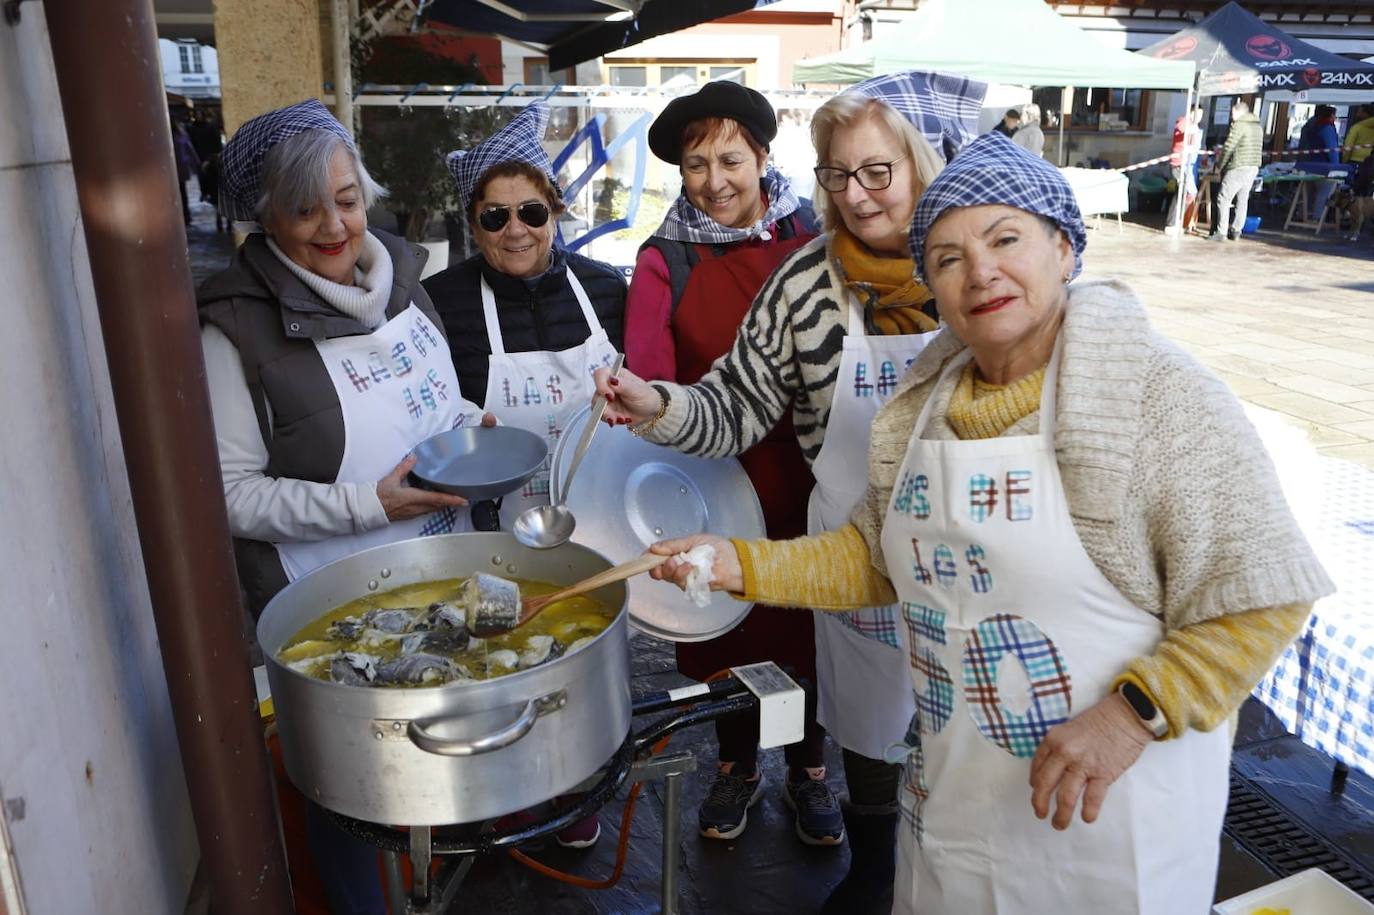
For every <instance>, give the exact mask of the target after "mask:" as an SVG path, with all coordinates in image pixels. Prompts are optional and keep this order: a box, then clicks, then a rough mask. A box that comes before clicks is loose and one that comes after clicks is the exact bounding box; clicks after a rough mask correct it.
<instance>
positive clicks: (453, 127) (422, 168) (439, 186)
mask: <svg viewBox="0 0 1374 915" xmlns="http://www.w3.org/2000/svg"><path fill="white" fill-rule="evenodd" d="M355 66H357V69H358V71H359V76H360V83H359V84H360V85H362V84H364V83H374V84H381V85H392V86H396V85H400V86H412V85H417V84H419V83H430V84H432V85H450V84H453V85H462V84H464V83H474V84H479V83H483V82H484V80H483V77H482V74H481V71H480V70H478V69H477V68H476V67H473V66H469V65H467V64H463V63H459V62H456V61H454V60H452V59H450V58H447V57H443V56H440V55H437V54H433V53H431V52H429V51H427V50H426V49H424V48H423V47H421V46H420V45H418V44H416V43H415V42H413V41H407V40H406V39H404V38H381V39H378V40H377V41H374V42H372V43H371V44H370V46H369V47H368V48H367V49H366V52H365V54H364V56H363V59H362V60H361V62H358V61H355ZM508 117H509V113H507V112H502V111H497V110H494V109H485V108H483V109H467V108H457V107H438V106H415V107H409V106H398V107H396V108H371V107H369V108H365V109H362V123H361V129H360V132H359V133H360V136H359V142H360V144H361V147H362V155H363V160H364V161H365V162H367V167H368V170H369V171H370V172H371V173H372V176H373V177H374V178H376V179H377V181H378V183H380V184H381V185H382V186H383V187H385V188H386V189H387V206H388V208H389V209H390V210H391V211H392V212H393V213H395V214H396V217H397V230H398V231H399V232H400V234H402V235H403V236H405V238H406V239H407V240H409V241H412V242H418V243H420V244H423V245H425V246H426V247H428V248H429V249H430V261H429V264H428V267H427V270H428V271H430V272H432V271H433V270H436V269H442V268H443V267H444V266H445V265H447V264H448V262H449V260H450V253H449V252H450V251H452V252H454V253H455V254H458V255H459V256H461V252H462V251H463V250H464V247H465V246H464V241H463V238H462V237H455V235H454V234H453V232H454V229H455V228H456V229H457V230H459V231H464V230H465V228H466V227H465V226H464V225H463V220H462V218H461V215H460V214H459V212H458V211H459V201H458V189H457V187H456V186H455V185H454V183H453V176H452V174H450V172H449V170H448V167H447V166H446V165H445V157H446V156H447V154H448V152H449V151H450V150H453V149H460V148H465V147H469V146H472V145H473V144H475V143H477V142H478V141H480V140H481V139H483V138H485V137H487V136H490V135H491V133H492V132H493V131H495V130H496V129H497V127H498V126H499V125H500V124H501V123H504V121H505V120H506V119H507V118H508ZM441 226H443V227H446V228H447V229H448V230H449V233H448V237H447V238H445V237H444V235H443V234H441V233H443V229H442V228H440V227H441Z"/></svg>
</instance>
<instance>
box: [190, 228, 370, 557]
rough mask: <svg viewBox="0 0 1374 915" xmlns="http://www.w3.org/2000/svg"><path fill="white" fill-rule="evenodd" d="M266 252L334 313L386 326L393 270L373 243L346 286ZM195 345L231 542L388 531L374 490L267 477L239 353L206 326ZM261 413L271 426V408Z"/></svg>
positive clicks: (272, 245)
mask: <svg viewBox="0 0 1374 915" xmlns="http://www.w3.org/2000/svg"><path fill="white" fill-rule="evenodd" d="M267 246H268V247H269V248H270V249H271V250H272V253H274V254H275V255H276V256H277V257H278V258H279V259H280V260H281V262H282V263H283V264H285V265H286V267H287V269H288V270H290V271H291V272H292V273H293V274H295V275H296V276H297V277H298V278H299V279H300V280H301V282H303V283H305V285H306V286H308V287H309V288H310V289H311V290H312V291H314V292H315V294H316V295H318V296H319V297H320V298H322V299H324V301H325V302H327V303H328V304H329V305H330V306H332V307H333V308H336V309H338V310H339V311H340V312H341V313H343V314H346V315H348V316H349V317H351V318H354V319H355V320H357V321H359V322H360V323H362V324H364V325H366V326H367V327H371V328H376V327H379V326H381V324H382V322H383V321H384V320H386V304H387V301H388V299H390V297H391V287H392V264H391V258H390V256H389V255H388V254H387V252H386V247H385V246H383V244H382V243H381V241H379V240H378V239H377V237H376V236H374V235H372V234H371V233H367V234H364V236H363V250H362V252H360V253H359V255H358V263H357V266H356V267H355V268H354V285H352V286H344V285H342V284H340V283H335V282H332V281H330V280H327V279H325V278H324V277H322V276H319V275H318V274H314V273H311V272H310V271H309V270H306V269H305V268H304V267H301V266H300V265H298V264H296V263H295V262H293V261H292V260H290V259H289V258H288V257H287V256H286V255H285V254H283V253H282V251H281V249H280V248H278V247H277V245H276V243H275V242H273V241H272V240H271V239H270V238H269V239H268V240H267ZM200 342H201V348H202V350H203V351H204V353H205V374H206V378H207V380H208V381H209V384H210V405H211V409H212V411H213V413H214V418H215V439H216V442H217V444H218V446H219V460H220V471H221V473H222V474H223V476H224V499H225V503H226V504H227V506H228V509H229V530H230V531H231V532H232V533H233V535H234V536H235V537H245V538H248V539H250V540H265V541H268V542H272V543H280V542H283V541H300V540H324V539H326V538H328V537H334V536H337V535H340V534H356V533H361V532H363V531H369V530H374V529H376V528H379V527H385V526H386V525H387V524H389V523H390V521H389V520H388V519H387V516H386V511H385V510H384V509H383V508H382V503H381V500H380V499H378V498H377V484H376V483H375V482H373V483H313V482H310V481H308V480H294V479H285V478H279V477H270V476H267V474H266V472H265V471H266V470H267V460H268V454H267V445H266V443H265V442H263V440H262V431H261V430H260V429H259V428H258V419H257V415H256V413H254V411H253V397H252V395H251V394H249V393H248V381H247V380H246V379H245V377H244V374H243V362H242V360H240V358H239V352H238V349H237V348H236V347H235V346H234V344H233V343H231V342H230V341H229V338H228V337H226V336H225V335H224V333H223V332H222V331H221V330H220V329H219V328H217V327H215V326H213V325H209V324H207V325H205V326H204V327H203V328H202V329H201V334H200ZM267 411H268V417H269V419H270V417H271V414H272V405H271V404H270V403H269V404H268V405H267Z"/></svg>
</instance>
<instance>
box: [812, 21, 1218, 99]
mask: <svg viewBox="0 0 1374 915" xmlns="http://www.w3.org/2000/svg"><path fill="white" fill-rule="evenodd" d="M898 70H933V71H937V72H940V73H951V74H955V75H958V76H967V77H970V78H972V79H977V80H982V81H983V82H988V83H1003V84H1007V85H1013V86H1082V87H1085V88H1086V87H1103V88H1117V89H1127V88H1129V89H1186V88H1188V87H1189V86H1191V85H1192V83H1193V64H1192V62H1191V61H1176V60H1156V59H1154V58H1151V57H1145V56H1144V55H1141V54H1135V53H1132V52H1130V51H1125V50H1117V49H1115V48H1109V47H1107V46H1106V45H1104V44H1102V42H1100V41H1098V40H1097V39H1096V38H1094V37H1093V36H1091V35H1088V34H1087V33H1085V32H1083V31H1082V30H1081V29H1079V28H1078V27H1077V26H1074V25H1072V24H1071V23H1069V22H1067V21H1065V20H1064V19H1062V18H1060V16H1059V14H1058V13H1056V12H1055V11H1054V10H1052V9H1050V7H1049V6H1048V5H1046V3H1045V0H924V2H923V3H922V4H921V6H920V8H919V9H918V10H917V11H916V12H915V14H914V15H912V16H911V18H909V19H907V20H906V21H905V22H903V23H902V24H901V25H899V26H897V27H896V28H895V29H893V30H892V31H891V32H889V33H888V34H886V35H883V36H881V37H880V38H876V39H874V40H872V41H867V42H864V43H863V44H861V45H858V46H856V47H852V48H846V49H845V50H843V51H839V52H837V53H835V54H827V55H826V56H824V57H816V58H812V59H810V60H802V61H798V62H797V64H795V65H794V66H793V67H792V81H793V82H795V83H857V82H859V81H860V80H865V79H868V78H869V77H870V76H879V75H881V74H883V73H892V72H895V71H898Z"/></svg>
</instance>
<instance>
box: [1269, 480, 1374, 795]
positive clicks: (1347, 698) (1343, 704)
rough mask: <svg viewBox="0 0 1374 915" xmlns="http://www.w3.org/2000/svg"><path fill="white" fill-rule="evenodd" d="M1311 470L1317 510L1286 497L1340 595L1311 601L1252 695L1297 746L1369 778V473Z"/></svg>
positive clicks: (1372, 623)
mask: <svg viewBox="0 0 1374 915" xmlns="http://www.w3.org/2000/svg"><path fill="white" fill-rule="evenodd" d="M1277 463H1278V464H1279V472H1280V476H1281V477H1284V483H1285V487H1284V488H1285V491H1286V492H1287V491H1288V485H1287V484H1288V478H1287V477H1286V476H1285V473H1284V470H1285V468H1284V466H1283V462H1281V461H1278V462H1277ZM1314 466H1315V467H1316V468H1319V470H1318V471H1317V473H1316V474H1315V475H1317V476H1319V479H1320V481H1321V485H1320V492H1319V505H1320V508H1319V509H1317V510H1315V511H1310V512H1307V513H1304V511H1303V509H1302V504H1301V503H1300V501H1299V499H1297V498H1295V497H1294V494H1293V493H1291V492H1289V501H1290V503H1292V504H1293V505H1294V507H1295V509H1296V510H1297V512H1298V515H1299V520H1300V521H1302V522H1303V527H1304V530H1305V531H1306V533H1307V535H1308V539H1309V540H1311V541H1312V545H1313V546H1314V547H1315V548H1316V550H1317V555H1318V556H1319V557H1320V558H1321V561H1322V564H1323V565H1325V566H1326V570H1327V572H1328V573H1330V575H1331V577H1332V578H1333V579H1335V581H1336V586H1337V587H1338V588H1339V590H1338V591H1337V593H1336V594H1334V595H1332V596H1331V597H1328V598H1325V599H1324V600H1321V601H1319V602H1318V603H1317V606H1316V607H1315V609H1314V610H1313V612H1312V616H1311V618H1309V619H1308V621H1307V626H1306V627H1305V628H1304V630H1303V632H1302V635H1301V636H1299V637H1298V639H1297V641H1295V642H1294V643H1293V645H1292V646H1291V647H1289V649H1288V650H1287V651H1286V652H1284V654H1283V656H1282V657H1281V658H1279V661H1278V664H1276V665H1275V666H1274V669H1273V670H1271V671H1270V672H1269V674H1268V675H1267V676H1265V678H1264V679H1263V680H1261V681H1260V682H1259V685H1258V686H1256V687H1255V696H1256V697H1258V698H1259V699H1260V701H1262V702H1263V703H1264V704H1265V705H1267V706H1269V708H1270V709H1271V710H1272V711H1273V712H1274V714H1275V715H1276V716H1278V718H1279V720H1280V721H1282V722H1283V724H1284V726H1285V727H1287V728H1288V730H1290V731H1292V732H1293V733H1294V734H1296V735H1297V736H1298V738H1299V739H1301V740H1302V742H1303V743H1305V744H1307V745H1308V746H1311V747H1315V748H1316V749H1318V750H1321V751H1322V752H1324V753H1326V754H1328V755H1330V756H1331V757H1332V758H1333V759H1336V760H1338V761H1339V762H1343V763H1345V764H1346V765H1348V766H1350V767H1351V768H1355V769H1359V770H1360V771H1362V772H1365V773H1366V774H1368V775H1374V471H1371V470H1369V469H1368V468H1365V467H1361V466H1359V465H1358V464H1352V463H1348V462H1346V461H1340V460H1334V459H1330V458H1316V459H1315V465H1314ZM1308 496H1309V499H1303V500H1302V501H1303V502H1306V503H1307V504H1310V496H1311V494H1310V493H1309V494H1308Z"/></svg>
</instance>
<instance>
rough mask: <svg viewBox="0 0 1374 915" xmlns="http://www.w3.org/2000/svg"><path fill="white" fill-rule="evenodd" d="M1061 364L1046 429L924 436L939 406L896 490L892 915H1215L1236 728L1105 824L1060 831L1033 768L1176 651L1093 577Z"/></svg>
mask: <svg viewBox="0 0 1374 915" xmlns="http://www.w3.org/2000/svg"><path fill="white" fill-rule="evenodd" d="M968 358H969V353H968V351H967V350H965V351H964V353H963V354H961V355H960V356H959V357H956V358H955V359H953V360H952V361H951V363H950V364H949V365H948V366H947V367H946V369H945V374H944V376H942V378H948V376H950V375H951V374H953V373H956V372H958V371H960V370H961V369H962V368H963V366H964V365H965V364H966V363H967V361H968ZM1058 359H1059V356H1058V349H1056V352H1055V357H1054V359H1052V360H1051V362H1050V365H1049V367H1048V369H1047V371H1046V374H1045V384H1044V388H1043V395H1042V399H1041V403H1040V428H1041V432H1040V434H1038V435H1030V436H1011V437H1003V438H993V439H985V440H977V441H949V440H939V441H934V440H925V439H922V438H921V435H922V432H923V430H924V429H925V426H926V424H927V422H928V421H929V419H930V416H931V411H932V405H933V402H934V400H935V398H934V396H932V397H931V398H929V399H928V400H927V402H926V405H925V408H924V410H923V411H922V413H921V416H920V418H919V419H918V420H917V422H916V427H915V429H914V430H913V432H912V437H911V442H910V444H909V446H908V449H907V454H906V458H905V460H904V462H903V464H902V468H901V471H900V472H899V474H898V477H897V484H896V486H895V487H894V489H893V495H892V500H891V502H890V503H889V506H888V512H887V516H886V519H885V520H884V524H883V535H882V548H883V557H884V559H885V560H886V562H887V569H888V573H889V574H890V575H891V578H892V582H893V585H894V586H895V588H896V591H897V596H898V599H899V600H900V602H901V603H900V610H901V617H902V619H903V622H904V624H905V626H906V629H907V635H908V642H909V645H908V654H909V658H908V660H909V666H910V679H911V684H912V688H913V693H914V697H915V701H916V721H915V722H914V724H913V733H912V734H911V735H909V738H908V743H909V744H911V746H910V748H909V749H908V750H907V751H906V752H905V754H904V755H905V756H906V767H905V774H904V777H903V784H902V791H901V807H902V815H903V824H901V825H900V826H899V834H900V845H899V848H900V853H899V866H898V876H897V888H896V900H897V903H896V905H895V906H894V909H893V911H894V912H902V913H916V912H919V913H921V915H992V913H997V915H1043V913H1049V912H1063V913H1106V912H1110V913H1112V915H1129V913H1147V915H1175V913H1184V912H1186V913H1202V912H1206V911H1208V907H1209V906H1210V905H1211V901H1212V893H1213V889H1214V885H1215V880H1216V871H1217V858H1218V854H1219V836H1220V830H1221V821H1222V815H1223V814H1224V812H1225V808H1226V798H1227V771H1228V763H1229V760H1230V742H1229V740H1228V734H1227V729H1226V728H1224V727H1221V728H1217V729H1216V730H1214V731H1212V732H1211V733H1206V734H1203V733H1199V732H1196V731H1189V732H1188V733H1186V734H1185V735H1184V736H1182V737H1180V738H1178V739H1175V740H1169V741H1156V742H1152V743H1151V744H1149V745H1148V746H1147V747H1146V748H1145V751H1144V753H1142V754H1141V756H1140V757H1139V759H1137V760H1136V762H1135V764H1134V765H1132V766H1131V767H1130V768H1129V769H1127V770H1126V772H1125V773H1124V774H1123V775H1122V776H1121V777H1120V778H1119V779H1117V781H1116V782H1115V783H1114V784H1113V785H1112V786H1111V787H1110V788H1109V789H1108V792H1107V798H1106V801H1105V803H1104V804H1103V807H1102V811H1101V814H1100V816H1099V817H1098V819H1097V821H1096V822H1094V823H1091V824H1088V823H1084V822H1083V821H1082V819H1081V816H1080V815H1079V814H1078V813H1075V818H1074V822H1073V823H1072V824H1071V825H1070V826H1069V828H1068V829H1067V830H1065V831H1062V832H1061V831H1057V830H1055V829H1054V828H1053V827H1052V826H1051V825H1050V822H1049V820H1038V819H1036V817H1035V814H1034V812H1033V811H1032V809H1031V802H1030V801H1031V788H1030V784H1029V782H1030V764H1031V759H1032V757H1033V756H1034V755H1035V751H1036V749H1037V747H1038V746H1039V744H1040V741H1041V740H1042V739H1043V738H1044V736H1045V734H1046V733H1047V732H1048V731H1049V729H1050V728H1052V727H1054V726H1055V725H1056V724H1059V723H1060V722H1063V721H1066V720H1068V719H1069V718H1071V717H1073V716H1074V715H1077V714H1079V713H1081V712H1082V711H1084V710H1085V709H1088V708H1090V707H1091V706H1092V705H1094V704H1095V703H1096V702H1098V701H1099V700H1101V699H1102V698H1103V697H1104V696H1106V695H1107V694H1108V691H1109V690H1110V688H1111V685H1112V683H1113V681H1114V679H1115V678H1116V677H1117V676H1118V675H1119V674H1120V672H1121V671H1122V670H1124V669H1125V667H1126V665H1127V664H1128V663H1129V662H1130V661H1131V660H1132V659H1133V658H1135V657H1137V656H1140V655H1143V654H1148V653H1150V652H1151V651H1152V650H1153V649H1154V648H1155V646H1156V645H1157V644H1158V643H1159V641H1160V640H1161V638H1162V637H1163V626H1162V624H1161V622H1160V621H1159V620H1158V619H1157V618H1155V617H1154V616H1152V615H1151V614H1149V613H1146V612H1145V611H1143V610H1141V609H1139V608H1138V607H1136V606H1134V605H1133V604H1132V603H1131V602H1130V601H1129V600H1127V599H1126V598H1125V597H1124V596H1122V594H1121V593H1120V592H1119V591H1118V590H1117V589H1116V587H1115V586H1113V585H1112V584H1111V583H1110V582H1109V581H1107V579H1106V578H1105V577H1104V576H1103V575H1102V573H1101V571H1099V570H1098V568H1097V567H1096V566H1095V565H1094V564H1093V562H1092V559H1091V558H1090V557H1089V556H1088V554H1087V553H1086V551H1085V550H1084V548H1083V545H1082V543H1081V542H1080V541H1079V538H1078V534H1077V532H1076V530H1075V529H1074V526H1073V520H1072V518H1071V517H1070V516H1069V508H1068V503H1067V501H1066V499H1065V495H1064V489H1063V485H1062V481H1061V479H1060V475H1059V467H1058V464H1057V462H1056V459H1055V451H1054V422H1055V388H1056V384H1055V379H1056V375H1057V371H1058ZM940 387H942V386H937V389H938V388H940Z"/></svg>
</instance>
